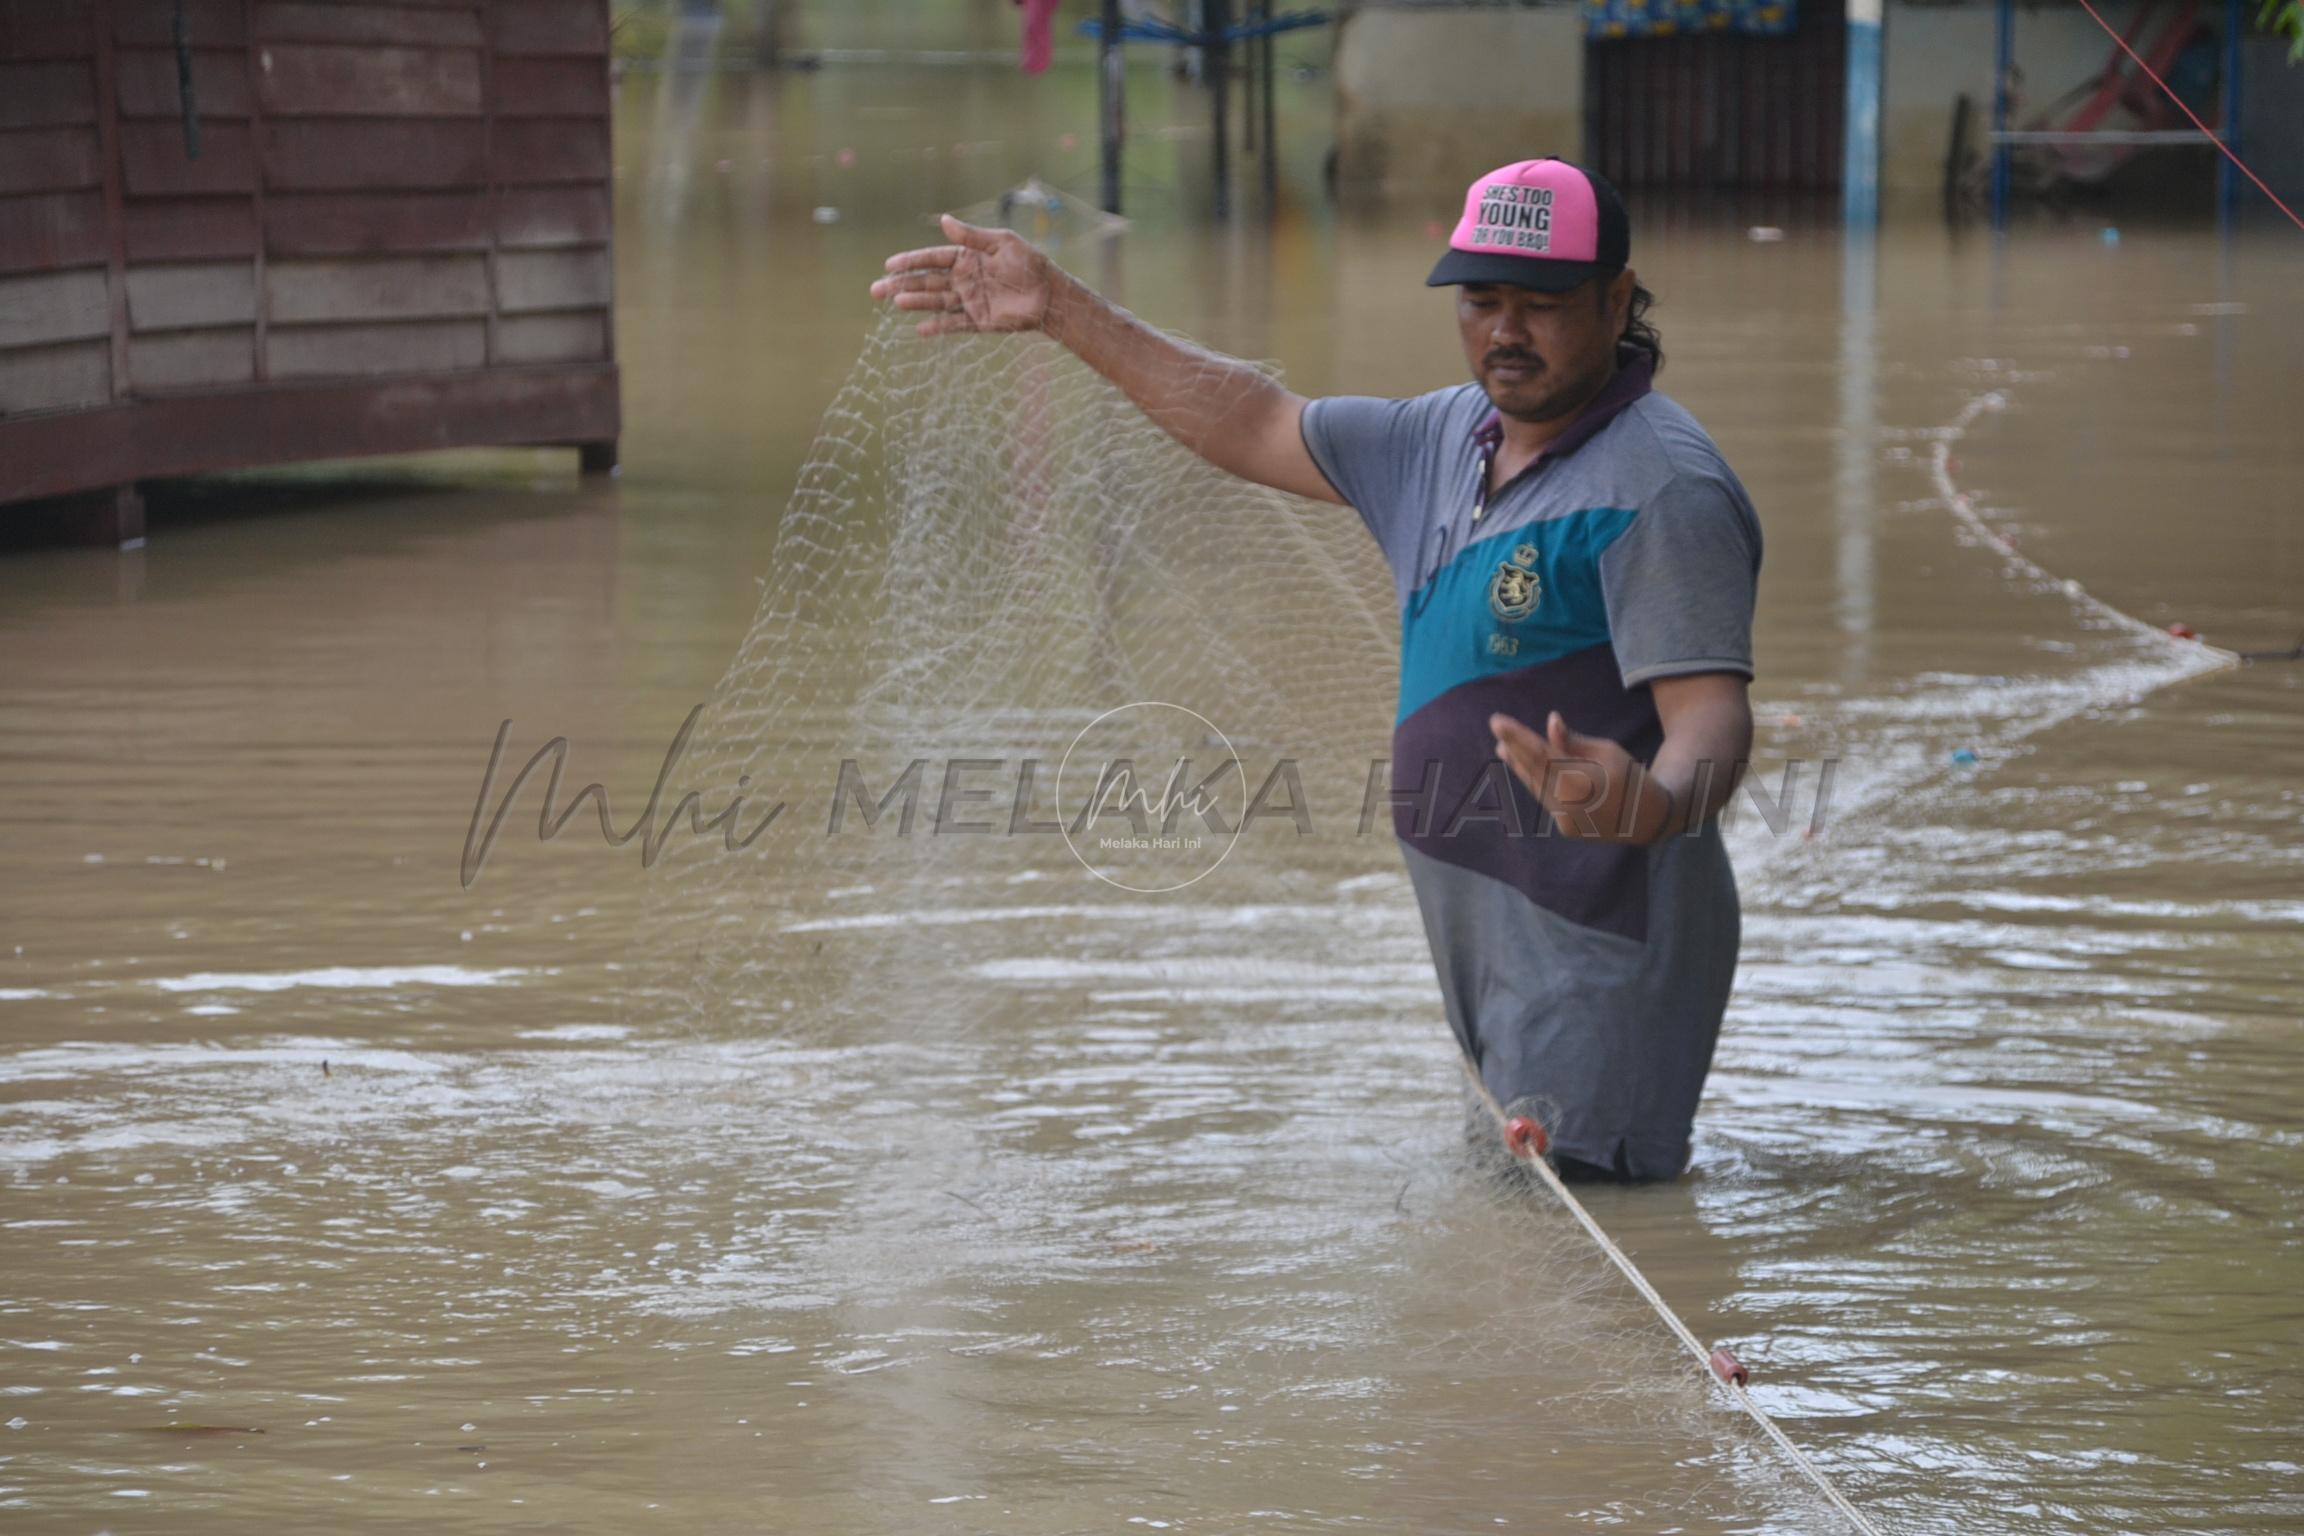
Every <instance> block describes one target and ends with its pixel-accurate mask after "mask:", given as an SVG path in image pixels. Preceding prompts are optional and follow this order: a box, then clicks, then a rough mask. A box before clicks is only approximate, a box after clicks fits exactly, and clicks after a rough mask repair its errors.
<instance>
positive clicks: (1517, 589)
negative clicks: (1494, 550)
mask: <svg viewBox="0 0 2304 1536" xmlns="http://www.w3.org/2000/svg"><path fill="white" fill-rule="evenodd" d="M1543 600H1544V579H1543V578H1542V577H1541V576H1538V575H1537V574H1536V546H1535V545H1533V544H1522V545H1520V546H1518V547H1517V548H1515V549H1514V550H1513V551H1512V558H1511V559H1509V560H1503V561H1499V562H1497V566H1496V574H1495V575H1494V576H1492V577H1490V578H1489V580H1488V611H1489V612H1490V613H1493V614H1495V615H1496V617H1498V618H1499V619H1502V620H1504V621H1505V622H1507V623H1510V622H1511V621H1513V620H1515V619H1524V618H1526V617H1528V615H1530V614H1532V613H1534V612H1535V611H1536V605H1537V604H1538V603H1540V602H1542V601H1543Z"/></svg>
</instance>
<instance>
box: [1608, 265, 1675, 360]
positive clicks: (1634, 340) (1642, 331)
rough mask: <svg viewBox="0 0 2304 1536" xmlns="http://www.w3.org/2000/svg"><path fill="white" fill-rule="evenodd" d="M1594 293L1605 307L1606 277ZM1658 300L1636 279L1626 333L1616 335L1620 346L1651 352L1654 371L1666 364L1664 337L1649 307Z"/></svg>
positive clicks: (1625, 315)
mask: <svg viewBox="0 0 2304 1536" xmlns="http://www.w3.org/2000/svg"><path fill="white" fill-rule="evenodd" d="M1592 294H1593V297H1594V298H1595V299H1596V300H1597V301H1598V302H1599V305H1600V307H1601V308H1602V309H1606V308H1607V307H1608V283H1607V281H1606V280H1605V279H1601V280H1599V281H1596V282H1594V283H1593V285H1592ZM1655 302H1656V295H1654V294H1652V293H1650V292H1649V291H1648V290H1647V289H1645V288H1643V287H1641V286H1640V285H1639V284H1638V283H1634V284H1633V285H1632V302H1631V303H1630V304H1628V305H1626V306H1625V309H1624V334H1623V335H1622V336H1619V337H1618V338H1616V345H1617V347H1618V348H1619V349H1621V348H1624V347H1630V348H1631V349H1632V350H1633V351H1635V352H1644V353H1646V354H1647V356H1648V371H1649V372H1650V373H1660V372H1662V371H1663V368H1664V338H1663V337H1661V336H1659V335H1657V334H1656V327H1654V326H1653V325H1650V324H1649V323H1648V310H1649V308H1650V306H1652V305H1653V304H1655Z"/></svg>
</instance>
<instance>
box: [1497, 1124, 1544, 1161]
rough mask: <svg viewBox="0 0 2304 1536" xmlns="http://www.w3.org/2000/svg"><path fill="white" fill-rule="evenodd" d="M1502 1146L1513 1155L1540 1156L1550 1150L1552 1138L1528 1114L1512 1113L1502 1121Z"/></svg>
mask: <svg viewBox="0 0 2304 1536" xmlns="http://www.w3.org/2000/svg"><path fill="white" fill-rule="evenodd" d="M1504 1147H1505V1150H1506V1151H1508V1152H1510V1153H1511V1154H1512V1155H1513V1156H1514V1157H1542V1156H1543V1155H1544V1154H1545V1153H1546V1152H1549V1151H1550V1150H1552V1138H1551V1137H1549V1136H1547V1135H1545V1134H1544V1127H1542V1126H1540V1125H1538V1124H1537V1123H1536V1122H1535V1121H1534V1120H1532V1119H1530V1118H1529V1117H1528V1116H1526V1115H1514V1116H1513V1117H1512V1118H1511V1119H1509V1120H1507V1121H1505V1122H1504Z"/></svg>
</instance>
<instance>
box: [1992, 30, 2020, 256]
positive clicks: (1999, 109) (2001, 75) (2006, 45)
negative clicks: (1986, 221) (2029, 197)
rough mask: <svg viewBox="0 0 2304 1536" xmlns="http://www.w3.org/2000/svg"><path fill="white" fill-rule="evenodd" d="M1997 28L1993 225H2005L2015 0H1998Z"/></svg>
mask: <svg viewBox="0 0 2304 1536" xmlns="http://www.w3.org/2000/svg"><path fill="white" fill-rule="evenodd" d="M1999 11H2000V17H1999V27H1998V29H1997V35H1996V38H1995V41H1994V44H1993V65H1992V227H1993V228H1994V229H2006V228H2007V227H2008V146H2007V145H2006V144H2004V143H2002V142H2001V140H2000V135H2001V134H2002V133H2003V132H2005V131H2006V130H2007V127H2008V71H2009V70H2010V69H2011V68H2013V67H2014V65H2015V57H2016V5H2015V0H1999Z"/></svg>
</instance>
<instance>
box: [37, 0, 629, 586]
mask: <svg viewBox="0 0 2304 1536" xmlns="http://www.w3.org/2000/svg"><path fill="white" fill-rule="evenodd" d="M609 179H610V160H609V86H608V12H607V4H606V0H0V519H4V518H6V517H7V516H8V515H9V510H10V509H9V506H8V504H9V503H14V502H21V501H25V500H29V499H32V498H50V497H60V496H74V497H82V498H85V500H84V501H83V502H82V503H81V504H80V507H81V515H82V516H83V518H84V519H85V526H86V528H87V531H88V532H89V533H90V534H91V535H93V536H97V537H111V538H117V539H123V540H125V539H130V538H134V537H138V536H140V534H141V531H142V530H141V521H142V513H141V503H140V502H139V501H138V499H137V497H136V495H135V490H134V487H135V484H136V482H137V481H139V480H143V479H147V478H154V477H159V476H166V475H182V474H195V473H204V472H210V471H215V470H223V469H233V468H242V467H247V466H251V465H260V464H273V463H281V462H287V461H291V460H300V459H317V458H335V457H342V456H354V455H364V454H380V453H401V452H408V451H413V450H419V449H429V448H449V447H469V446H478V445H489V444H544V445H565V446H568V447H572V448H576V449H578V450H580V452H581V454H582V459H583V463H584V465H585V467H586V468H587V469H599V468H606V467H608V466H610V465H612V464H613V463H614V462H615V440H616V436H617V430H618V404H617V376H616V367H615V354H614V331H613V326H612V323H611V321H612V312H611V301H612V269H611V259H610V241H609V223H610V208H609Z"/></svg>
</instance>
